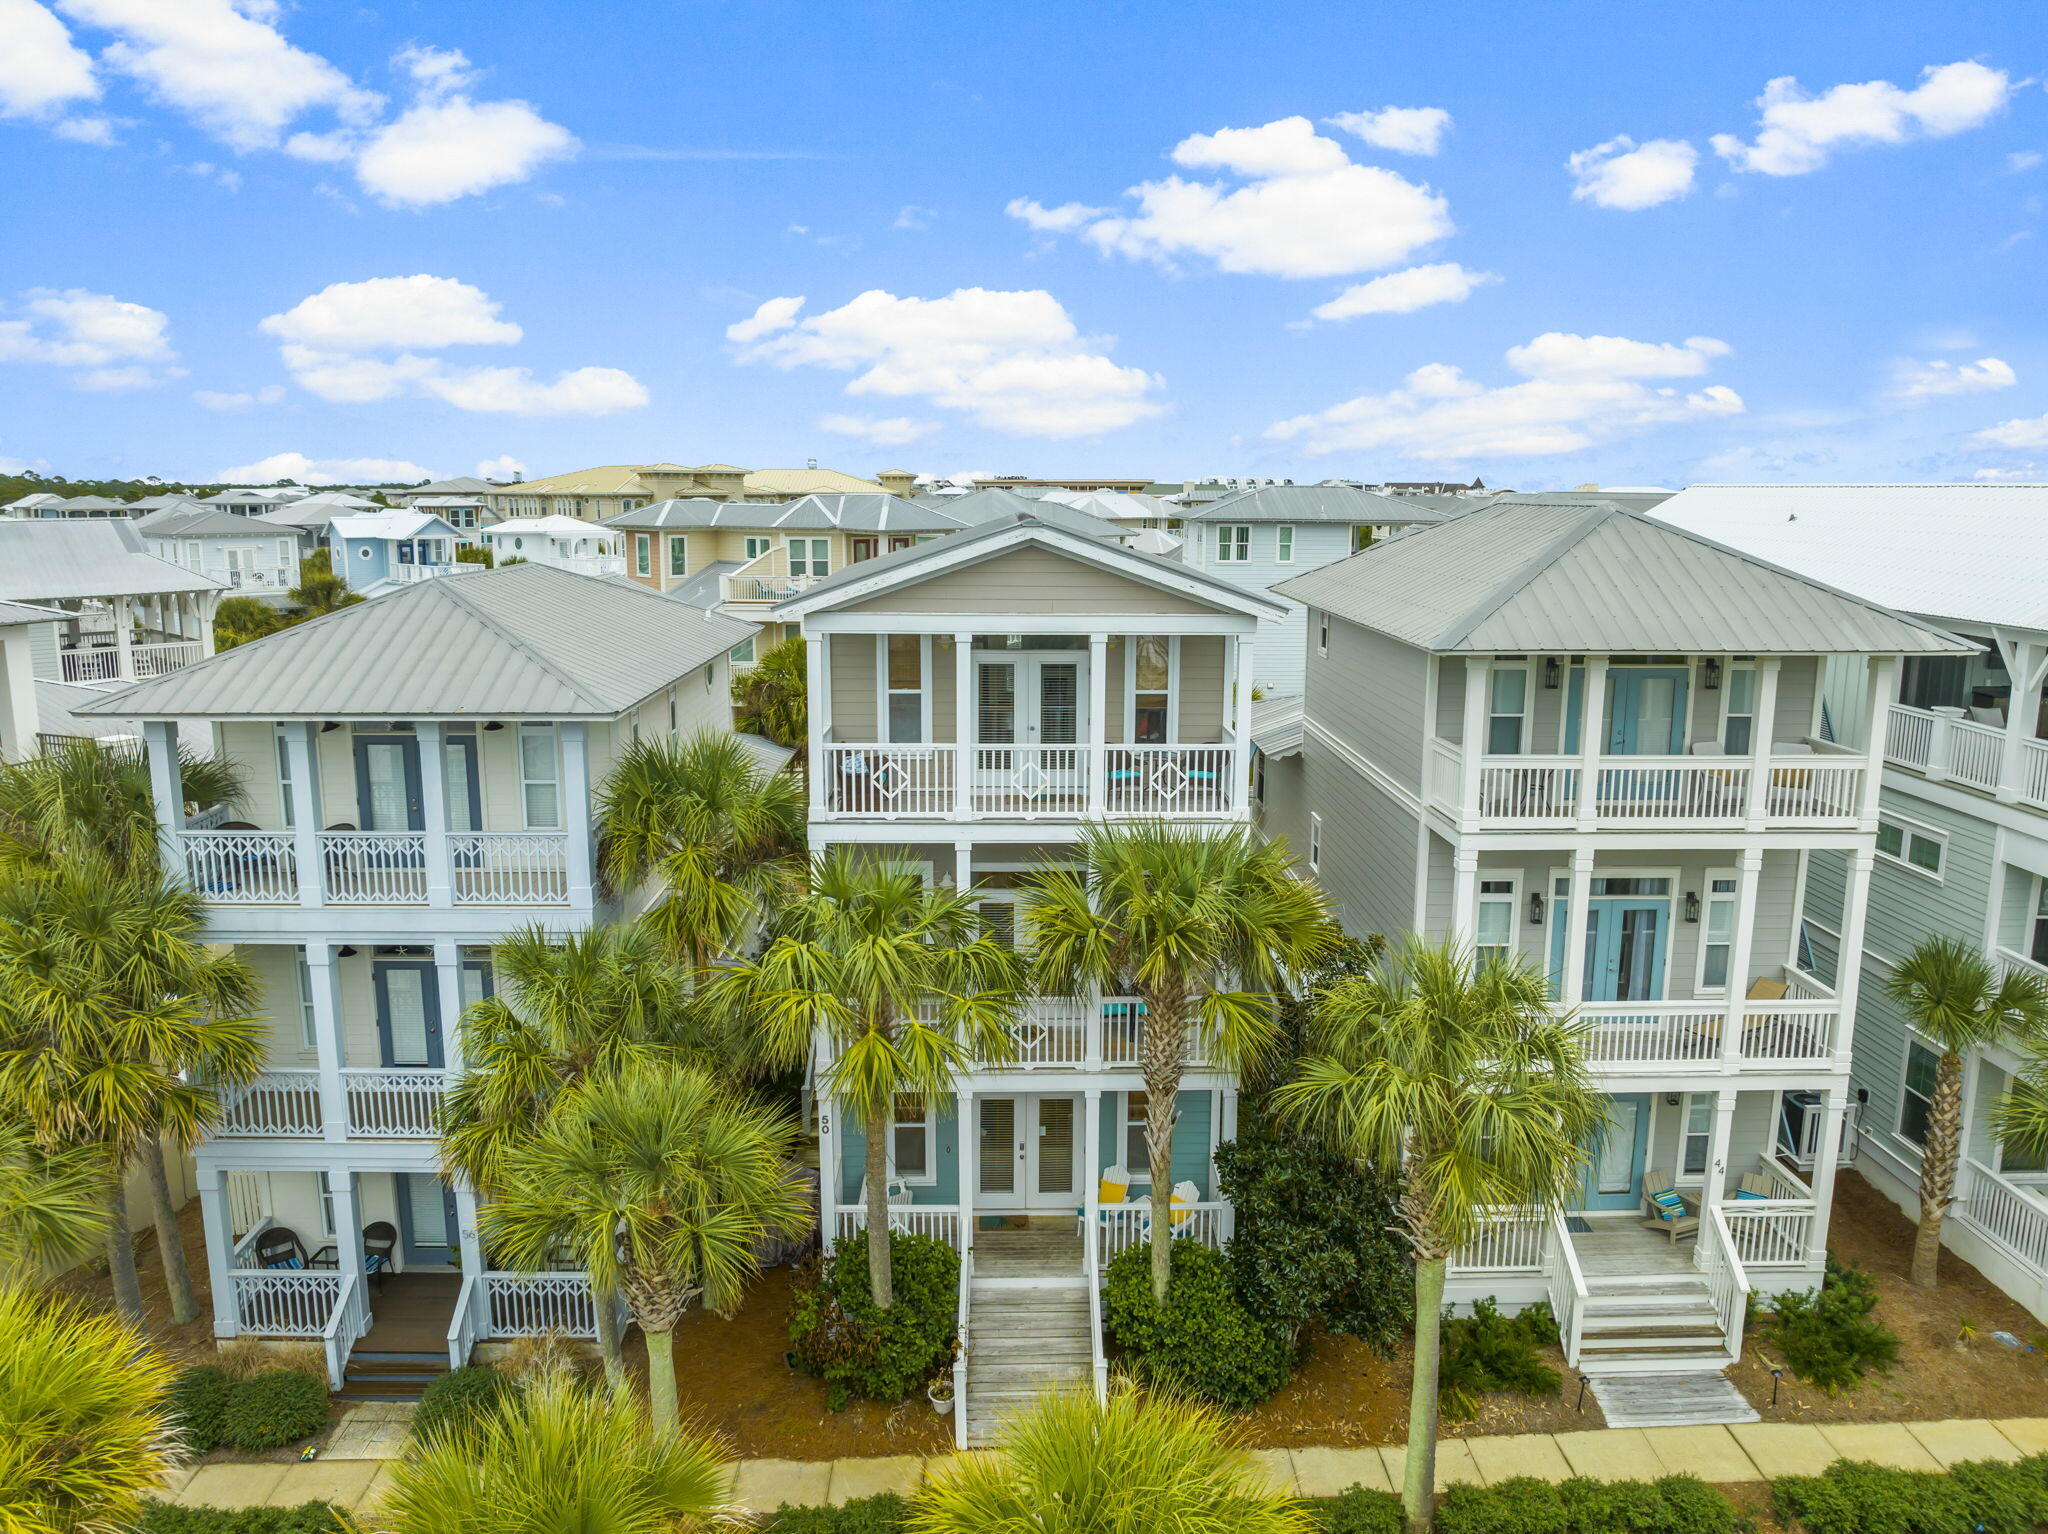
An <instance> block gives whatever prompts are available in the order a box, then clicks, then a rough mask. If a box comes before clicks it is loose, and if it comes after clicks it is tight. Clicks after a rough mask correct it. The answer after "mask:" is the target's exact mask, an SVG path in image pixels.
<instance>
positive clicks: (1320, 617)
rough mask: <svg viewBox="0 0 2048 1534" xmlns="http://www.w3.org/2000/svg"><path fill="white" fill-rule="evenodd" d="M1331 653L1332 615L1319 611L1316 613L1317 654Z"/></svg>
mask: <svg viewBox="0 0 2048 1534" xmlns="http://www.w3.org/2000/svg"><path fill="white" fill-rule="evenodd" d="M1329 653H1330V615H1329V614H1328V613H1326V612H1322V611H1318V612H1317V613H1316V654H1318V655H1328V654H1329Z"/></svg>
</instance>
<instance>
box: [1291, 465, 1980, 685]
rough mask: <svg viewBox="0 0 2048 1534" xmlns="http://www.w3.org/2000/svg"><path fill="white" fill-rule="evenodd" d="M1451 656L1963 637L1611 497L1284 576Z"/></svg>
mask: <svg viewBox="0 0 2048 1534" xmlns="http://www.w3.org/2000/svg"><path fill="white" fill-rule="evenodd" d="M1273 589H1274V590H1275V591H1277V592H1279V593H1280V594H1281V595H1282V596H1288V597H1292V598H1294V600H1295V601H1297V602H1304V603H1306V604H1308V605H1309V606H1311V607H1318V608H1322V609H1324V610H1326V611H1328V612H1332V613H1335V614H1336V615H1337V616H1338V617H1340V618H1345V619H1349V620H1350V621H1351V622H1353V623H1358V624H1362V625H1364V626H1365V627H1367V628H1370V629H1375V630H1377V631H1378V632H1380V633H1383V634H1387V635H1390V636H1392V637H1393V638H1395V639H1398V640H1401V641H1402V642H1403V643H1406V644H1412V645H1416V646H1418V647H1420V648H1422V649H1425V650H1435V651H1441V652H1446V653H1453V654H1489V655H1490V654H1573V653H1587V654H1619V655H1662V654H1741V655H1840V654H1876V655H1890V654H1917V655H1928V654H1953V653H1958V651H1959V650H1961V649H1974V648H1975V646H1964V645H1963V644H1962V642H1961V641H1959V640H1957V639H1955V638H1954V637H1953V636H1951V635H1949V634H1946V633H1944V632H1943V631H1942V630H1940V629H1938V628H1935V627H1934V626H1933V625H1931V624H1928V623H1923V622H1921V621H1919V620H1918V619H1914V618H1907V617H1902V616H1900V615H1899V614H1897V613H1894V612H1891V611H1889V610H1888V609H1885V608H1882V607H1877V606H1875V605H1873V604H1871V603H1869V602H1866V601H1864V600H1862V599H1861V598H1859V597H1853V596H1849V595H1847V594H1846V593H1843V592H1840V591H1836V590H1834V589H1833V588H1831V587H1827V586H1823V585H1821V584H1819V583H1818V582H1816V581H1812V580H1809V579H1807V578H1806V577H1804V576H1801V575H1795V574H1794V573H1792V572H1791V571H1789V570H1784V569H1781V568H1779V567H1778V566H1776V565H1770V564H1766V563H1764V562H1763V561H1762V560H1760V559H1757V558H1755V557H1754V556H1752V555H1748V554H1743V553H1740V552H1738V551H1737V550H1735V549H1730V548H1727V547H1725V546H1723V545H1721V544H1718V543H1713V542H1710V541H1709V540H1707V539H1705V538H1702V537H1700V536H1698V535H1697V534H1695V533H1690V532H1687V531H1685V530H1683V529H1681V528H1675V527H1671V526H1669V525H1667V524H1665V523H1662V522H1658V521H1655V520H1653V519H1651V518H1649V517H1646V516H1642V515H1640V514H1639V513H1636V512H1630V511H1624V510H1622V509H1621V508H1620V507H1618V506H1615V505H1613V504H1612V503H1611V502H1608V501H1600V500H1583V501H1577V502H1569V501H1551V502H1539V503H1537V504H1534V505H1529V504H1523V505H1516V504H1513V503H1508V504H1500V503H1490V504H1488V505H1486V506H1483V507H1481V508H1480V509H1478V510H1476V511H1470V512H1467V513H1466V514H1465V515H1464V516H1462V517H1454V518H1452V519H1451V520H1450V521H1448V522H1444V523H1441V524H1440V525H1438V526H1435V527H1426V528H1419V529H1417V530H1416V531H1414V532H1412V533H1410V534H1408V535H1407V536H1406V537H1402V538H1393V539H1389V540H1388V541H1387V542H1385V543H1381V544H1375V545H1374V546H1373V547H1371V548H1369V549H1366V550H1364V551H1363V552H1361V553H1358V554H1354V555H1352V556H1351V557H1350V558H1349V559H1344V560H1339V561H1338V562H1337V563H1336V564H1333V565H1325V566H1323V567H1322V568H1321V569H1319V570H1312V571H1309V572H1307V573H1306V574H1303V575H1297V576H1295V577H1293V578H1292V579H1290V580H1286V581H1282V582H1280V583H1279V584H1278V585H1276V586H1274V588H1273Z"/></svg>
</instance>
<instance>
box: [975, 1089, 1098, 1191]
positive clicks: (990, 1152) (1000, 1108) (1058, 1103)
mask: <svg viewBox="0 0 2048 1534" xmlns="http://www.w3.org/2000/svg"><path fill="white" fill-rule="evenodd" d="M975 1108H976V1112H977V1115H978V1117H977V1121H976V1126H975V1134H976V1138H975V1158H976V1176H975V1193H974V1203H975V1206H976V1207H977V1208H980V1209H991V1210H1002V1209H1016V1210H1030V1209H1058V1210H1066V1211H1071V1210H1072V1209H1073V1208H1074V1207H1075V1204H1074V1200H1075V1198H1076V1197H1077V1196H1078V1194H1079V1190H1080V1187H1081V1169H1080V1165H1079V1162H1080V1151H1081V1124H1080V1116H1081V1099H1080V1098H1079V1097H1076V1096H1072V1095H1045V1094H1034V1095H1024V1096H1013V1097H980V1098H977V1099H975Z"/></svg>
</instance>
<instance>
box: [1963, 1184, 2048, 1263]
mask: <svg viewBox="0 0 2048 1534" xmlns="http://www.w3.org/2000/svg"><path fill="white" fill-rule="evenodd" d="M1949 1218H1951V1219H1953V1220H1957V1221H1959V1222H1961V1223H1962V1224H1964V1225H1967V1226H1969V1227H1970V1229H1972V1230H1974V1231H1976V1232H1977V1233H1978V1234H1979V1235H1982V1236H1984V1237H1985V1238H1987V1239H1988V1240H1990V1241H1992V1242H1994V1243H1996V1244H1997V1245H1999V1246H2001V1247H2003V1248H2005V1250H2006V1251H2007V1252H2009V1253H2011V1254H2012V1255H2013V1256H2014V1257H2017V1258H2018V1259H2019V1260H2020V1261H2021V1262H2023V1263H2025V1264H2026V1265H2027V1266H2028V1267H2029V1268H2031V1269H2033V1270H2034V1272H2036V1273H2048V1194H2044V1192H2043V1190H2041V1189H2039V1188H2030V1187H2027V1186H2025V1185H2024V1184H2022V1183H2020V1182H2017V1181H2015V1180H2014V1179H2013V1178H2012V1177H2011V1176H2009V1175H2007V1174H2006V1173H2003V1172H1995V1171H1993V1170H1992V1169H1991V1168H1990V1167H1988V1166H1986V1165H1985V1164H1984V1163H1983V1162H1981V1161H1978V1160H1976V1159H1974V1158H1969V1159H1966V1160H1965V1161H1964V1162H1963V1164H1962V1167H1961V1169H1960V1171H1959V1173H1958V1175H1957V1177H1956V1202H1955V1205H1954V1207H1953V1208H1952V1209H1951V1210H1950V1212H1949Z"/></svg>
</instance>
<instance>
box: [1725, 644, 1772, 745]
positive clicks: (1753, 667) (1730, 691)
mask: <svg viewBox="0 0 2048 1534" xmlns="http://www.w3.org/2000/svg"><path fill="white" fill-rule="evenodd" d="M1738 671H1744V672H1747V673H1748V674H1749V712H1748V713H1746V714H1741V713H1736V712H1735V711H1734V710H1732V709H1731V708H1729V706H1728V705H1729V704H1731V703H1733V702H1734V701H1735V673H1736V672H1738ZM1721 699H1722V703H1721V708H1722V713H1721V749H1722V750H1723V751H1726V752H1727V753H1728V754H1729V755H1730V756H1748V755H1750V754H1751V753H1753V752H1754V751H1755V750H1756V738H1757V737H1756V731H1757V724H1758V720H1757V715H1756V710H1757V704H1758V703H1760V702H1761V701H1762V699H1763V668H1762V667H1761V666H1758V665H1757V664H1756V663H1755V662H1754V661H1747V662H1744V663H1743V664H1742V665H1739V666H1738V665H1736V664H1735V663H1734V662H1732V661H1731V662H1730V663H1729V664H1728V665H1727V666H1726V667H1725V668H1724V671H1723V675H1722V678H1721ZM1736 719H1747V720H1748V721H1749V744H1748V745H1746V746H1745V747H1743V749H1741V750H1740V751H1738V750H1736V749H1735V747H1734V746H1733V745H1731V744H1730V743H1729V740H1728V725H1729V723H1730V721H1732V720H1736Z"/></svg>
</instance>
